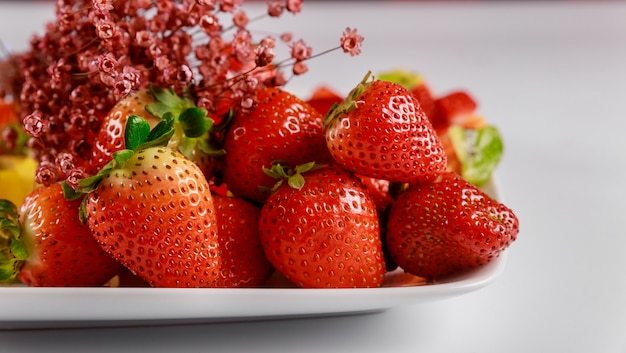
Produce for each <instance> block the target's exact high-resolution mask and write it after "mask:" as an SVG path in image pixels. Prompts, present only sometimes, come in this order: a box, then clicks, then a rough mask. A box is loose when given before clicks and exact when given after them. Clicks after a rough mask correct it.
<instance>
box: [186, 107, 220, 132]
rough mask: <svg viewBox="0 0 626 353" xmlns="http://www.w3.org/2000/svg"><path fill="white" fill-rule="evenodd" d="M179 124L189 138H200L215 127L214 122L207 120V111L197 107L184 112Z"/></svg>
mask: <svg viewBox="0 0 626 353" xmlns="http://www.w3.org/2000/svg"><path fill="white" fill-rule="evenodd" d="M178 122H179V123H180V125H181V126H182V128H183V132H184V133H185V136H187V137H200V136H202V135H204V134H205V133H206V132H207V131H209V129H210V128H211V126H213V120H212V119H209V118H207V111H206V110H204V109H202V108H197V107H192V108H187V109H185V110H183V112H182V113H180V116H179V117H178Z"/></svg>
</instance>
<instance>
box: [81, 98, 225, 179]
mask: <svg viewBox="0 0 626 353" xmlns="http://www.w3.org/2000/svg"><path fill="white" fill-rule="evenodd" d="M168 113H169V114H172V115H173V118H174V119H175V128H176V129H175V131H176V132H175V134H174V135H173V136H172V138H171V139H170V141H169V146H170V147H171V148H173V149H176V150H178V151H180V152H181V153H183V154H184V155H185V156H186V157H187V158H188V159H190V160H191V161H193V162H194V163H196V164H198V166H200V168H201V169H202V172H203V173H204V174H205V176H206V177H207V178H211V177H212V176H213V174H214V173H215V170H216V169H217V160H216V159H215V158H213V157H216V156H219V155H221V154H222V151H220V150H218V149H217V148H215V147H214V145H213V144H212V143H213V141H212V139H213V136H212V131H211V128H212V125H213V120H212V119H210V118H208V117H207V116H206V114H207V112H206V111H205V110H203V109H200V108H198V107H196V106H195V104H194V103H193V101H192V100H191V99H189V98H182V97H179V96H178V95H176V94H175V93H174V91H172V90H168V89H162V88H159V87H156V86H150V88H149V89H144V90H140V91H137V92H135V93H133V94H132V95H130V96H128V97H127V98H125V99H123V100H121V101H120V102H119V103H117V104H116V105H115V106H114V107H113V109H111V111H110V112H109V113H108V114H107V116H106V117H105V118H104V119H103V123H102V127H101V128H100V130H99V133H98V136H97V137H96V139H95V143H94V146H93V149H92V157H91V160H92V161H91V162H90V163H91V166H90V168H89V169H88V172H89V173H90V174H95V173H97V172H98V171H99V170H100V169H101V168H102V167H104V165H105V164H106V163H108V161H110V160H111V157H112V155H113V153H114V152H116V151H119V150H122V149H124V148H126V146H125V145H124V136H125V129H124V127H125V125H126V121H127V120H128V117H129V116H131V115H137V116H141V117H142V118H144V119H145V120H146V121H147V122H148V123H149V125H150V127H154V126H155V125H156V124H158V123H159V122H160V121H161V119H162V118H163V116H164V115H165V114H168Z"/></svg>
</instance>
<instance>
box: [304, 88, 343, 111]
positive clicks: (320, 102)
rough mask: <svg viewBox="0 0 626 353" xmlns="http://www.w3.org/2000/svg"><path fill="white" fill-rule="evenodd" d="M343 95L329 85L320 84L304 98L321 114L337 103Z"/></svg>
mask: <svg viewBox="0 0 626 353" xmlns="http://www.w3.org/2000/svg"><path fill="white" fill-rule="evenodd" d="M341 101H343V97H342V96H340V95H339V94H338V93H337V92H335V91H333V90H332V89H330V88H329V87H326V86H321V87H318V88H316V89H315V90H314V91H313V94H312V95H311V97H310V98H309V99H307V100H306V102H307V103H308V104H310V105H311V106H312V107H313V108H315V109H316V110H317V111H319V112H320V113H322V114H326V113H327V112H328V111H329V110H330V108H331V107H332V106H333V104H339V103H341Z"/></svg>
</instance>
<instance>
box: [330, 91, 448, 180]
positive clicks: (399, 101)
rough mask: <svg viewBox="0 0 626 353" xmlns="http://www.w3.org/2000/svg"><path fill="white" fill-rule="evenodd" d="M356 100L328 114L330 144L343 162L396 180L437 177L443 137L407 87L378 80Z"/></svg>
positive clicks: (356, 170) (441, 166)
mask: <svg viewBox="0 0 626 353" xmlns="http://www.w3.org/2000/svg"><path fill="white" fill-rule="evenodd" d="M349 99H352V98H349ZM353 100H354V104H356V108H354V109H349V110H347V111H345V112H343V113H340V114H337V115H335V116H334V118H333V119H329V116H327V117H326V119H327V122H326V126H325V135H326V142H327V146H328V149H329V150H330V153H331V155H332V157H333V159H334V160H335V161H336V162H337V163H338V164H339V165H341V166H343V167H344V168H346V169H348V170H350V171H352V172H354V173H357V174H360V175H364V176H369V177H372V178H377V179H386V180H389V181H393V182H412V181H427V180H433V179H434V178H435V177H436V176H437V175H439V174H440V173H441V172H442V171H444V170H445V168H446V160H447V159H446V155H445V153H444V151H443V146H442V144H441V141H440V139H439V137H438V136H437V134H436V132H435V131H434V129H433V127H432V125H431V123H430V121H429V119H428V118H427V117H426V115H425V114H424V112H423V110H422V108H421V106H420V104H419V102H418V101H417V100H416V98H415V97H414V96H413V95H412V94H411V93H410V92H409V91H408V90H407V89H406V88H404V87H402V86H401V85H399V84H396V83H392V82H387V81H381V80H375V81H373V82H371V83H370V84H369V85H367V88H365V89H364V90H363V92H361V93H360V95H358V96H357V97H354V98H353ZM342 104H343V103H342Z"/></svg>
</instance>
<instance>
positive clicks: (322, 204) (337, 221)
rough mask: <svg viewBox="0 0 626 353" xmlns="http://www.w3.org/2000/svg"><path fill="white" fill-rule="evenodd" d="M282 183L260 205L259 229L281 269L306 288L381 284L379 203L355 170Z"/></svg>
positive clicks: (329, 171) (329, 170) (332, 170)
mask: <svg viewBox="0 0 626 353" xmlns="http://www.w3.org/2000/svg"><path fill="white" fill-rule="evenodd" d="M303 176H304V178H305V180H306V181H305V184H304V186H303V187H302V189H301V190H297V189H294V188H291V187H290V186H288V185H287V183H283V184H282V185H281V186H280V187H279V188H278V189H277V190H276V191H275V192H274V193H272V195H271V196H270V197H269V198H268V200H267V201H266V203H265V204H264V205H263V208H262V210H261V218H260V220H259V233H260V236H261V242H262V244H263V248H264V250H265V254H266V256H267V258H268V259H269V260H270V262H271V263H272V264H273V265H274V267H275V268H276V270H278V271H279V272H280V273H282V274H283V275H284V276H285V277H286V278H287V279H289V280H290V281H291V282H292V283H294V284H296V285H297V286H300V287H305V288H351V287H359V288H361V287H379V286H380V285H382V283H383V280H384V275H385V263H384V256H383V252H382V242H381V239H380V226H379V220H378V217H377V213H376V205H375V204H374V201H373V200H372V199H371V198H370V197H369V195H368V193H367V190H366V189H365V188H364V186H363V185H362V184H361V183H360V182H359V181H358V179H356V178H355V177H354V176H352V175H351V174H350V173H348V172H346V171H344V170H342V169H339V168H334V167H327V168H322V169H320V170H316V171H312V172H308V173H305V174H303Z"/></svg>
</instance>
